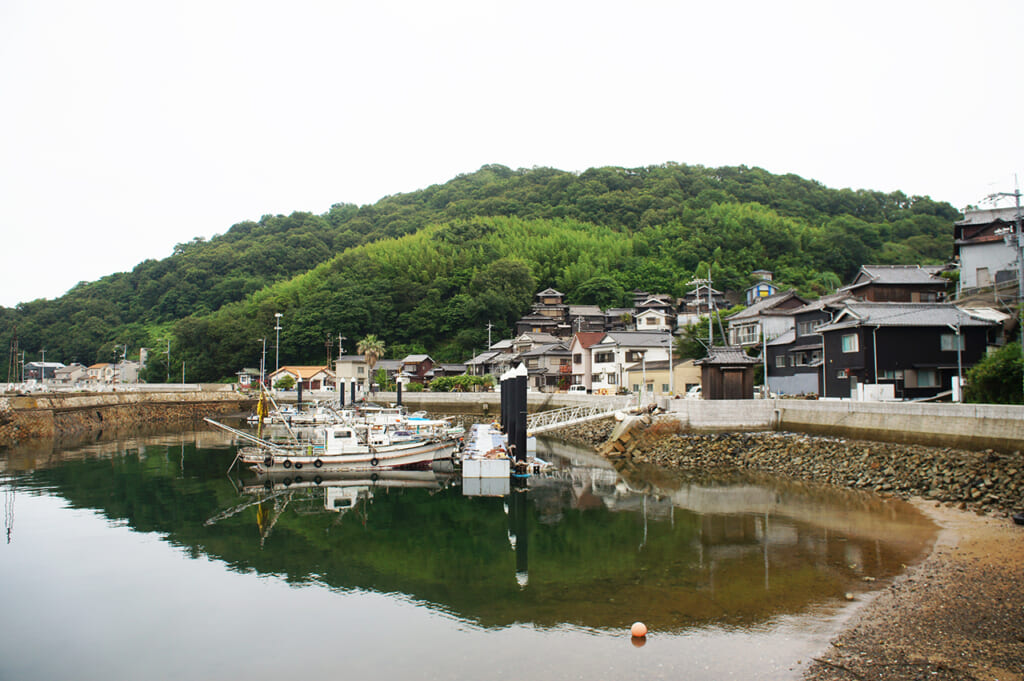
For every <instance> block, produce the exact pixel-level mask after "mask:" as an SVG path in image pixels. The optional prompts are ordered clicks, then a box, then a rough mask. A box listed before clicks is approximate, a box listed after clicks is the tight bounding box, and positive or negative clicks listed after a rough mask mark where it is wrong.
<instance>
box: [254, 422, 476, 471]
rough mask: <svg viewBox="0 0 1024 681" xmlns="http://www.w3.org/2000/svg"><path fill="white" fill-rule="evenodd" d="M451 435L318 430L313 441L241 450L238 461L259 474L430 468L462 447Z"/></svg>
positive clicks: (257, 445) (343, 426)
mask: <svg viewBox="0 0 1024 681" xmlns="http://www.w3.org/2000/svg"><path fill="white" fill-rule="evenodd" d="M461 443H462V440H461V438H459V437H452V436H448V435H441V436H431V437H420V438H410V439H402V440H399V441H392V440H391V438H390V436H389V434H388V431H387V430H386V429H385V430H381V431H370V433H369V434H368V435H367V436H364V437H360V436H359V433H358V432H357V429H356V427H355V426H353V425H348V424H331V425H327V426H323V427H319V428H316V429H315V430H314V431H313V436H312V437H311V439H310V440H308V441H305V442H298V443H275V442H270V441H266V440H261V441H259V442H256V443H255V444H253V445H252V446H248V447H243V448H241V449H239V450H238V459H239V460H241V461H242V463H245V464H248V465H249V467H250V468H252V469H253V470H255V471H256V472H258V473H264V472H268V471H274V470H302V469H303V468H305V467H307V466H308V467H309V468H310V469H311V470H322V471H339V470H359V469H366V470H373V469H388V468H400V467H402V468H408V467H417V466H428V465H430V464H431V463H432V462H433V461H436V460H445V459H449V460H450V459H451V458H452V457H453V456H455V455H456V454H457V452H458V450H459V447H460V446H461Z"/></svg>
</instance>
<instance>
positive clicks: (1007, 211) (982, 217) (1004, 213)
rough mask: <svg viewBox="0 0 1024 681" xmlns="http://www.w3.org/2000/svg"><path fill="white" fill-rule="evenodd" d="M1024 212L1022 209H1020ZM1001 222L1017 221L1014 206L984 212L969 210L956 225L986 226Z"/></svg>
mask: <svg viewBox="0 0 1024 681" xmlns="http://www.w3.org/2000/svg"><path fill="white" fill-rule="evenodd" d="M1022 210H1024V209H1022ZM996 220H1002V221H1003V222H1015V221H1016V220H1017V209H1016V207H1014V206H1008V207H1006V208H989V209H985V210H969V211H967V212H965V213H964V219H963V220H960V221H959V222H957V223H956V224H957V225H987V224H988V223H990V222H995V221H996Z"/></svg>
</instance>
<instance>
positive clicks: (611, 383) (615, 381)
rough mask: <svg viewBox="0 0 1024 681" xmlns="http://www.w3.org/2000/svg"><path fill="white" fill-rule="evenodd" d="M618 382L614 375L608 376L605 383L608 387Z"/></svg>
mask: <svg viewBox="0 0 1024 681" xmlns="http://www.w3.org/2000/svg"><path fill="white" fill-rule="evenodd" d="M618 382H619V377H618V376H616V375H615V374H608V380H607V381H606V383H608V385H616V384H617V383H618Z"/></svg>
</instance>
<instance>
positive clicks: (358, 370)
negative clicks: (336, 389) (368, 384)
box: [356, 367, 366, 376]
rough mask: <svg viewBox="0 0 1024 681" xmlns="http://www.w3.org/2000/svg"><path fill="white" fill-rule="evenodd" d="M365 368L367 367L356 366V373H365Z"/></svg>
mask: <svg viewBox="0 0 1024 681" xmlns="http://www.w3.org/2000/svg"><path fill="white" fill-rule="evenodd" d="M365 368H366V367H356V374H357V375H359V376H362V375H363V370H364V369H365Z"/></svg>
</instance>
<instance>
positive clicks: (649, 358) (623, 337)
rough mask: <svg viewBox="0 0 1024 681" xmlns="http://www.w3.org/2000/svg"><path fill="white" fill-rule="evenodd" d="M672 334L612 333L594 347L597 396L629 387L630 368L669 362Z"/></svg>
mask: <svg viewBox="0 0 1024 681" xmlns="http://www.w3.org/2000/svg"><path fill="white" fill-rule="evenodd" d="M671 345H672V335H671V334H670V333H666V332H646V331H609V332H608V333H606V334H605V335H604V338H602V339H601V340H600V341H599V342H597V343H594V344H593V345H591V346H590V355H591V389H592V390H593V391H594V392H595V393H600V394H615V393H617V392H618V391H619V389H620V388H626V389H627V390H628V389H629V386H628V385H625V370H626V367H627V366H630V365H633V364H637V363H641V364H642V363H644V362H656V361H659V360H665V361H667V360H668V353H669V348H670V347H671Z"/></svg>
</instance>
